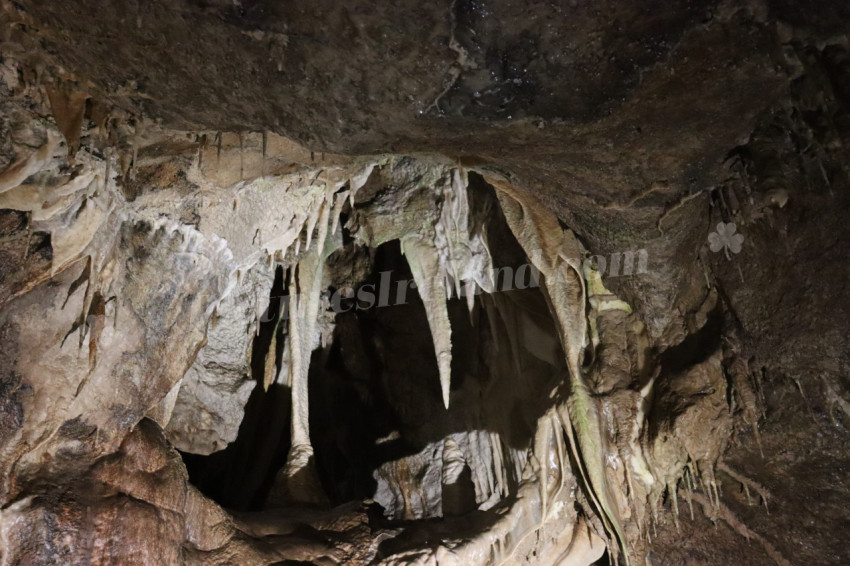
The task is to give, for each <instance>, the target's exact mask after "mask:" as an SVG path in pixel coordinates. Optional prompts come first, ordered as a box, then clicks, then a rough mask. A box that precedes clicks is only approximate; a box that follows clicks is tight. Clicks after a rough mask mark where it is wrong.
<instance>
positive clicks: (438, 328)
mask: <svg viewBox="0 0 850 566" xmlns="http://www.w3.org/2000/svg"><path fill="white" fill-rule="evenodd" d="M401 247H402V252H403V253H404V255H405V257H407V263H408V264H409V265H410V271H411V272H412V273H413V279H414V281H416V286H417V288H418V290H419V296H420V297H421V298H422V302H423V303H424V304H425V311H426V315H427V318H428V326H429V327H430V328H431V338H432V340H433V342H434V352H435V353H436V355H437V367H438V369H439V372H440V389H441V391H442V395H443V405H445V407H446V409H448V408H449V396H450V393H451V382H452V329H451V325H450V323H449V312H448V309H447V307H446V300H447V297H446V287H445V285H444V283H443V281H444V277H443V274H444V271H443V269H442V268H441V266H440V260H439V256H438V255H437V253H436V249H435V248H434V247H433V246H431V245H430V244H429V243H427V242H423V241H422V240H421V239H420V238H419V237H418V236H408V237H405V238H403V239H402V241H401Z"/></svg>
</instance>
